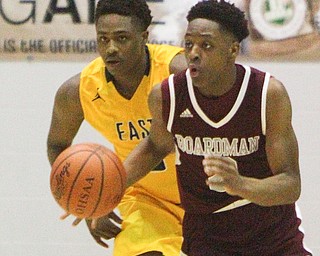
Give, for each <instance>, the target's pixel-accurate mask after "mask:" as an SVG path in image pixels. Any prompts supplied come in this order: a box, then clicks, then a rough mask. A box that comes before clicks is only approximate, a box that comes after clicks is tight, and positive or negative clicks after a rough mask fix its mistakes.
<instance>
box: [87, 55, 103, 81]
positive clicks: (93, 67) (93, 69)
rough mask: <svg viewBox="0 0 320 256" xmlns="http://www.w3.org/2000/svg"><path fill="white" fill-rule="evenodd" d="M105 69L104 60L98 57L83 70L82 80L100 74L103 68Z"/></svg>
mask: <svg viewBox="0 0 320 256" xmlns="http://www.w3.org/2000/svg"><path fill="white" fill-rule="evenodd" d="M104 67H105V64H104V62H103V60H102V58H101V57H97V58H96V59H94V60H92V61H91V62H90V63H89V64H88V65H86V66H85V67H84V68H83V69H82V72H81V78H84V77H86V76H90V75H94V74H96V73H99V72H100V71H101V68H104Z"/></svg>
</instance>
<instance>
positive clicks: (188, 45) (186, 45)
mask: <svg viewBox="0 0 320 256" xmlns="http://www.w3.org/2000/svg"><path fill="white" fill-rule="evenodd" d="M192 46H193V44H192V43H191V42H190V41H185V43H184V47H185V48H186V49H191V48H192Z"/></svg>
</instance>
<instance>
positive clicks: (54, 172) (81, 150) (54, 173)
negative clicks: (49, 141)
mask: <svg viewBox="0 0 320 256" xmlns="http://www.w3.org/2000/svg"><path fill="white" fill-rule="evenodd" d="M86 151H90V152H93V151H92V150H89V149H79V150H77V151H74V152H73V153H71V154H70V155H68V156H67V157H65V158H63V159H62V160H61V161H60V163H59V164H58V166H57V167H56V168H55V169H54V171H53V173H52V175H51V178H50V186H51V185H52V180H53V178H54V176H55V175H56V172H57V171H58V169H59V167H60V166H61V165H62V164H63V163H64V161H65V160H67V159H68V158H70V157H71V156H73V155H75V154H77V153H79V152H86ZM62 152H63V151H62ZM62 152H61V154H62Z"/></svg>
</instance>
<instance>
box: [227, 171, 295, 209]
mask: <svg viewBox="0 0 320 256" xmlns="http://www.w3.org/2000/svg"><path fill="white" fill-rule="evenodd" d="M241 179H242V181H241V185H239V186H238V188H237V191H233V194H236V195H238V196H240V197H242V198H245V199H247V200H249V201H251V202H253V203H255V204H258V205H262V206H274V205H283V204H291V203H294V202H296V201H297V200H298V198H299V196H300V192H301V183H300V178H299V176H296V175H295V176H292V175H290V174H288V173H281V174H278V175H275V176H272V177H268V178H265V179H255V178H249V177H242V178H241ZM227 192H228V189H227ZM235 192H236V193H235Z"/></svg>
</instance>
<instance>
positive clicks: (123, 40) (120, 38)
mask: <svg viewBox="0 0 320 256" xmlns="http://www.w3.org/2000/svg"><path fill="white" fill-rule="evenodd" d="M118 40H119V41H120V42H125V41H127V40H128V37H127V36H123V35H121V36H119V37H118Z"/></svg>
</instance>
